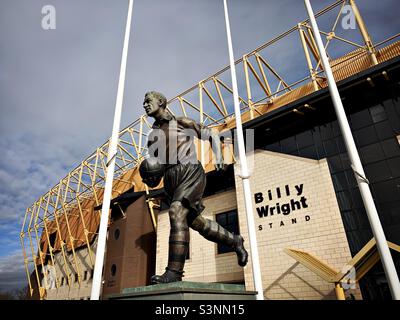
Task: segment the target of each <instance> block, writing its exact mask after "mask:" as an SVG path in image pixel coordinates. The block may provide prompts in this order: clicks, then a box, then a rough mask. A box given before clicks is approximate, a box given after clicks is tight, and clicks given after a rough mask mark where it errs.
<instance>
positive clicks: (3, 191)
mask: <svg viewBox="0 0 400 320" xmlns="http://www.w3.org/2000/svg"><path fill="white" fill-rule="evenodd" d="M331 2H333V1H330V0H320V1H317V0H314V1H312V3H313V5H314V8H315V10H316V11H317V10H319V9H321V8H322V7H324V6H326V5H327V4H330V3H331ZM127 3H128V2H127V1H126V0H113V1H110V0H68V1H67V0H45V1H42V0H29V1H26V0H1V1H0V70H1V71H0V107H1V115H2V116H1V118H0V135H1V139H0V150H1V154H2V156H1V157H0V243H1V245H0V291H4V290H10V289H14V288H18V287H21V286H23V285H25V284H26V277H25V274H24V270H23V261H22V251H21V247H20V242H19V232H20V229H21V224H22V218H23V216H24V213H25V210H26V208H27V207H28V206H30V205H31V204H32V203H33V202H34V201H35V200H36V199H37V198H38V197H40V196H41V195H42V194H44V193H45V192H46V191H47V190H48V189H49V188H50V187H52V186H54V185H55V184H57V182H58V181H59V180H60V179H61V178H62V177H64V176H65V175H66V174H67V172H68V171H69V170H71V169H72V168H74V167H75V166H76V165H77V164H78V163H79V162H80V161H81V160H83V159H84V158H85V157H86V156H88V155H89V154H90V153H92V151H93V150H94V149H95V148H96V147H97V146H99V145H101V144H102V143H103V142H104V141H106V140H107V138H108V136H109V135H110V134H111V130H112V121H113V113H114V104H115V97H116V91H117V81H118V76H119V64H120V58H121V51H122V40H123V33H124V26H125V19H126V8H127ZM228 3H229V10H230V20H231V28H232V37H233V45H234V51H235V58H239V57H240V56H242V55H243V54H244V53H247V52H249V51H251V50H252V49H254V48H256V47H257V46H259V45H260V44H262V43H264V42H266V41H267V40H270V39H272V38H273V37H275V36H276V35H278V34H280V33H281V32H283V31H286V30H288V29H289V28H290V27H292V26H293V25H295V24H297V22H299V21H301V20H303V19H305V18H306V11H305V9H304V6H303V1H300V0H274V1H263V0H258V1H257V0H247V1H240V0H230V1H228ZM357 3H358V5H359V8H360V11H361V13H362V15H363V16H364V18H365V20H366V21H367V23H368V27H369V31H370V33H371V35H372V38H373V40H374V41H375V42H379V41H381V40H383V39H385V38H387V37H388V36H390V35H393V34H396V33H398V32H399V31H400V22H399V19H398V12H399V7H400V4H399V3H398V1H396V0H381V1H379V2H377V1H373V0H358V1H357ZM49 4H50V5H53V6H54V7H55V9H56V29H55V30H48V31H45V30H43V29H42V27H41V20H42V18H43V15H42V13H41V9H42V7H43V6H44V5H49ZM323 23H324V21H321V24H323ZM325 30H326V28H325ZM296 36H297V35H296ZM129 50H130V51H129V57H128V70H127V78H126V86H125V99H124V110H123V114H122V124H121V127H124V126H126V125H128V124H129V123H131V122H133V121H134V120H135V119H136V118H137V117H138V116H139V115H140V114H141V113H142V109H141V104H142V101H143V96H144V93H145V92H146V91H149V90H157V91H160V92H163V93H164V94H165V95H166V96H167V97H169V98H170V97H173V96H175V95H176V94H178V93H180V92H182V91H184V90H185V89H187V88H189V87H191V86H192V85H194V84H196V83H197V82H198V81H199V80H201V79H203V78H205V77H206V76H208V75H210V74H212V73H213V72H215V71H217V70H219V69H220V68H222V67H224V66H226V65H227V64H228V56H227V45H226V35H225V24H224V17H223V5H222V0H168V1H165V0H135V1H134V14H133V21H132V33H131V44H130V49H129ZM349 50H350V49H349ZM269 58H270V60H269V61H272V65H273V66H274V67H276V68H277V69H278V71H280V72H282V73H287V74H289V72H290V77H293V78H294V79H296V78H297V79H298V78H299V77H300V76H301V75H302V71H303V70H304V56H303V55H302V53H301V52H299V51H297V48H290V47H285V46H283V47H282V48H279V47H277V48H275V49H274V50H272V51H271V52H270V57H269ZM300 64H302V67H301V69H298V67H299V65H300ZM299 70H302V71H299Z"/></svg>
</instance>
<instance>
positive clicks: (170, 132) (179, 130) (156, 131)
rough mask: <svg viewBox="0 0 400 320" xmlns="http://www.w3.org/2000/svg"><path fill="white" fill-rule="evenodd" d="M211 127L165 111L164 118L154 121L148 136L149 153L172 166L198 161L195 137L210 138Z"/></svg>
mask: <svg viewBox="0 0 400 320" xmlns="http://www.w3.org/2000/svg"><path fill="white" fill-rule="evenodd" d="M210 134H211V132H210V129H208V128H205V127H203V126H201V125H199V124H198V123H196V122H195V121H194V120H192V119H189V118H185V117H179V118H175V117H174V116H172V115H171V114H170V113H165V116H164V118H163V119H161V120H158V121H156V122H154V124H153V130H152V131H151V132H150V134H149V137H148V147H149V153H150V154H151V153H153V154H154V155H155V156H157V157H158V158H159V159H160V161H161V162H162V163H166V164H167V165H169V166H171V165H174V164H178V163H182V164H187V163H192V164H196V163H198V160H197V153H196V146H195V144H194V138H195V137H197V138H203V139H208V138H209V137H210Z"/></svg>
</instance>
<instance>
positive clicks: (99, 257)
mask: <svg viewBox="0 0 400 320" xmlns="http://www.w3.org/2000/svg"><path fill="white" fill-rule="evenodd" d="M132 8H133V0H129V7H128V17H127V20H126V28H125V38H124V46H123V49H122V59H121V69H120V74H119V81H118V91H117V99H116V102H115V113H114V124H113V130H112V136H111V140H110V142H109V147H108V156H107V176H106V185H105V189H104V196H103V206H102V208H101V218H100V228H99V235H98V241H97V250H96V261H95V264H94V273H93V283H92V292H91V296H90V300H99V298H100V291H101V284H102V272H103V264H104V252H105V247H106V238H107V225H108V214H109V210H110V201H111V192H112V184H113V178H114V167H115V155H116V153H117V143H118V133H119V127H120V122H121V112H122V102H123V98H124V87H125V73H126V62H127V58H128V47H129V35H130V30H131V20H132Z"/></svg>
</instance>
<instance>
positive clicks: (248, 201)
mask: <svg viewBox="0 0 400 320" xmlns="http://www.w3.org/2000/svg"><path fill="white" fill-rule="evenodd" d="M224 12H225V23H226V35H227V38H228V49H229V63H230V67H231V77H232V89H233V103H234V106H235V118H236V131H237V140H238V142H237V143H238V151H239V159H240V169H241V176H240V178H241V179H242V183H243V191H244V200H245V209H246V218H247V229H248V232H249V239H250V253H251V262H252V270H253V281H254V287H255V289H256V291H257V300H264V293H263V287H262V279H261V271H260V259H259V257H258V247H257V237H256V234H255V224H254V216H253V203H252V198H251V190H250V181H249V178H250V173H249V169H248V166H247V159H246V150H245V147H244V138H243V128H242V118H241V113H240V107H239V94H238V87H237V79H236V69H235V60H234V58H233V49H232V37H231V29H230V24H229V16H228V7H227V4H226V0H224Z"/></svg>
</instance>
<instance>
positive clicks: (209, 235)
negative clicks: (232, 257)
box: [190, 215, 248, 267]
mask: <svg viewBox="0 0 400 320" xmlns="http://www.w3.org/2000/svg"><path fill="white" fill-rule="evenodd" d="M190 227H191V228H192V229H194V230H196V231H198V232H199V233H200V234H201V235H202V236H203V237H204V238H206V239H207V240H210V241H212V242H215V243H220V244H223V245H225V246H227V247H230V248H232V249H233V250H234V251H235V252H236V255H237V259H238V264H239V265H240V266H242V267H244V266H245V265H246V264H247V260H248V253H247V251H246V249H245V248H244V246H243V241H244V240H243V237H242V236H241V235H235V234H233V233H232V232H229V231H228V230H226V229H225V228H223V227H222V226H221V225H219V224H218V223H217V222H215V221H212V220H210V219H206V218H204V217H203V216H201V215H198V216H197V217H196V219H194V220H193V222H192V223H191V225H190Z"/></svg>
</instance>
